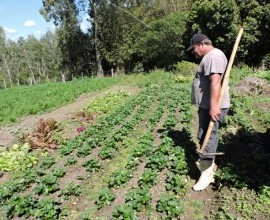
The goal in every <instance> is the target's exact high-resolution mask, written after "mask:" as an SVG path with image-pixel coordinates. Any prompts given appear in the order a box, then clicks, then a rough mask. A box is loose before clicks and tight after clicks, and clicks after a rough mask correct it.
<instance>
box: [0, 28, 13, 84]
mask: <svg viewBox="0 0 270 220" xmlns="http://www.w3.org/2000/svg"><path fill="white" fill-rule="evenodd" d="M0 57H1V58H0V60H1V61H2V70H3V72H6V75H7V77H8V79H9V84H10V87H12V86H13V83H12V75H11V70H10V64H9V60H10V58H9V56H8V54H7V48H6V35H5V31H4V29H3V28H2V27H1V26H0ZM4 78H5V77H4ZM4 84H5V87H6V83H5V82H4Z"/></svg>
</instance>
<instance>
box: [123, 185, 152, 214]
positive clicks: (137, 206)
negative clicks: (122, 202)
mask: <svg viewBox="0 0 270 220" xmlns="http://www.w3.org/2000/svg"><path fill="white" fill-rule="evenodd" d="M151 200H152V196H151V193H150V191H149V189H147V188H138V189H135V190H133V191H131V192H129V193H128V194H127V196H126V203H127V204H128V205H129V206H130V207H132V208H133V210H136V211H138V212H140V211H143V210H144V209H150V202H151Z"/></svg>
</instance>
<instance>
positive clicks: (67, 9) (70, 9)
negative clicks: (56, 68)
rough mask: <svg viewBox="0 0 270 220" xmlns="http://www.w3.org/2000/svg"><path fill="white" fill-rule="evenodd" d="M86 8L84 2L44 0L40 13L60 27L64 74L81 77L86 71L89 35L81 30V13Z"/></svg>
mask: <svg viewBox="0 0 270 220" xmlns="http://www.w3.org/2000/svg"><path fill="white" fill-rule="evenodd" d="M85 7H86V1H83V0H79V1H75V0H60V1H57V0H43V8H42V9H41V10H40V13H41V14H42V15H43V16H44V18H45V19H46V20H47V21H50V20H53V22H54V24H55V25H56V26H57V27H58V29H57V31H56V35H57V41H58V46H59V48H60V51H61V57H60V58H61V70H62V74H64V73H66V72H67V73H68V75H69V76H70V75H79V74H81V72H82V71H84V68H83V67H84V66H85V63H82V61H84V59H82V51H84V50H85V49H87V48H88V47H86V45H85V43H86V42H85V39H86V38H87V37H89V35H87V34H84V33H83V32H82V30H81V29H80V13H81V12H82V11H85V10H86V9H85ZM82 40H83V41H84V42H81V41H82Z"/></svg>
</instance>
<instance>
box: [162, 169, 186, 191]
mask: <svg viewBox="0 0 270 220" xmlns="http://www.w3.org/2000/svg"><path fill="white" fill-rule="evenodd" d="M166 189H167V190H168V191H169V190H171V191H173V192H175V193H181V194H182V195H185V194H186V193H187V191H188V188H187V179H186V177H185V176H181V175H179V174H174V173H172V172H169V173H168V177H167V180H166Z"/></svg>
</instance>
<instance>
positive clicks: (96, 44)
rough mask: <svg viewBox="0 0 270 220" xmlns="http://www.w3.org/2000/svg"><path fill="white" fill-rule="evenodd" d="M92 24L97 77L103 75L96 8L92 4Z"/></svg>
mask: <svg viewBox="0 0 270 220" xmlns="http://www.w3.org/2000/svg"><path fill="white" fill-rule="evenodd" d="M94 14H95V18H94V25H95V51H96V62H97V77H104V74H103V68H102V64H101V58H100V51H99V41H98V24H97V10H96V5H95V4H94Z"/></svg>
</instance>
